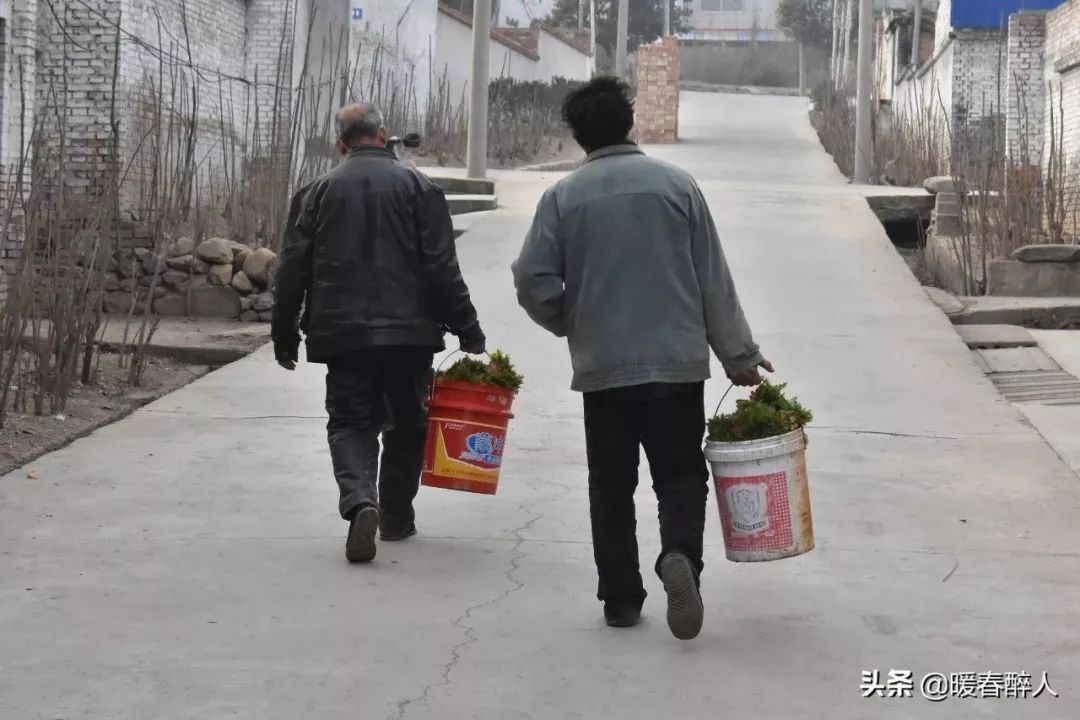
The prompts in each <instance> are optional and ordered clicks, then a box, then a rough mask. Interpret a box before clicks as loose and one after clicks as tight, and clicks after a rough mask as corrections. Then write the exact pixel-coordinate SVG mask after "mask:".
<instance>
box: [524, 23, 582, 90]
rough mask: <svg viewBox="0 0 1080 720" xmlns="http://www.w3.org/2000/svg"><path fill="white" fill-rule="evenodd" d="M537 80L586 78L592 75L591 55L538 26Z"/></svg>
mask: <svg viewBox="0 0 1080 720" xmlns="http://www.w3.org/2000/svg"><path fill="white" fill-rule="evenodd" d="M537 54H538V55H539V56H540V62H538V63H537V66H538V67H537V72H536V74H537V77H536V79H537V80H551V79H552V78H557V77H561V78H566V79H567V80H588V79H589V77H590V76H591V75H592V56H591V55H587V54H585V53H583V52H581V50H579V49H577V48H576V47H574V46H573V45H570V44H569V43H567V42H566V41H565V40H563V39H562V38H561V37H559V36H558V35H554V34H553V33H551V32H550V31H548V30H547V29H546V28H544V27H541V28H540V49H539V51H538V52H537Z"/></svg>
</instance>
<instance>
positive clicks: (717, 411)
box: [713, 383, 735, 417]
mask: <svg viewBox="0 0 1080 720" xmlns="http://www.w3.org/2000/svg"><path fill="white" fill-rule="evenodd" d="M734 388H735V383H731V384H730V385H728V389H727V390H725V391H724V394H723V395H722V396H721V397H720V402H718V403H716V409H715V410H713V417H716V416H717V415H719V414H720V406H721V405H723V404H724V401H725V400H727V396H728V394H729V393H731V391H732V390H733V389H734Z"/></svg>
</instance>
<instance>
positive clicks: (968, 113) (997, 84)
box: [952, 30, 1007, 159]
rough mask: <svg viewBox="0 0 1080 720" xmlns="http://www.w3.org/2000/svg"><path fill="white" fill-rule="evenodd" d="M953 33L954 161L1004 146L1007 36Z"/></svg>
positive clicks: (962, 31)
mask: <svg viewBox="0 0 1080 720" xmlns="http://www.w3.org/2000/svg"><path fill="white" fill-rule="evenodd" d="M955 32H956V38H955V40H954V41H953V46H954V50H953V84H952V115H953V117H952V128H953V142H954V145H953V151H954V156H955V159H962V158H964V157H965V156H969V157H974V156H975V155H977V154H979V153H982V152H990V151H991V149H992V148H1001V147H1002V144H1003V143H1004V133H1005V107H1006V105H1007V100H1006V94H1005V93H1006V89H1005V75H1006V47H1007V37H1006V34H1005V33H1004V32H1002V31H999V30H956V31H955Z"/></svg>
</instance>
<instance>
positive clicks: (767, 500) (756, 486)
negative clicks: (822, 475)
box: [705, 429, 814, 562]
mask: <svg viewBox="0 0 1080 720" xmlns="http://www.w3.org/2000/svg"><path fill="white" fill-rule="evenodd" d="M705 457H706V458H707V459H708V460H709V463H710V464H711V465H712V474H713V482H714V483H715V486H716V499H717V504H719V506H720V521H721V523H722V524H723V526H724V549H725V551H726V552H727V558H728V560H731V561H733V562H767V561H769V560H782V559H783V558H789V557H794V556H796V555H802V554H803V553H807V552H810V551H811V550H813V549H814V523H813V521H812V519H811V517H810V487H809V485H808V483H807V477H806V435H805V433H803V431H802V430H801V429H800V430H796V431H794V432H790V433H788V434H787V435H777V436H776V437H771V438H765V439H763V440H750V441H748V442H734V443H727V442H707V443H706V444H705Z"/></svg>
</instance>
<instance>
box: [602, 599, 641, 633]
mask: <svg viewBox="0 0 1080 720" xmlns="http://www.w3.org/2000/svg"><path fill="white" fill-rule="evenodd" d="M604 620H606V621H607V624H608V627H613V628H630V627H634V626H635V625H637V624H638V621H639V620H641V608H640V607H638V606H637V605H631V604H627V603H604Z"/></svg>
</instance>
